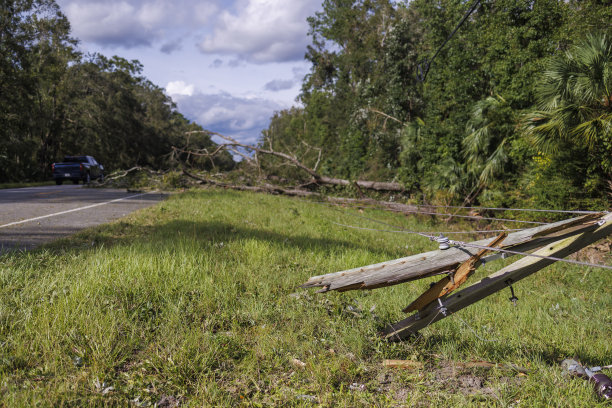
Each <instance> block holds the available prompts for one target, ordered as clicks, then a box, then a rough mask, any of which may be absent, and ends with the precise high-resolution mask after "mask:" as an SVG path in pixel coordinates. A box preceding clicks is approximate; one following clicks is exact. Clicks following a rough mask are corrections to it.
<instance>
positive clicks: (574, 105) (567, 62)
mask: <svg viewBox="0 0 612 408" xmlns="http://www.w3.org/2000/svg"><path fill="white" fill-rule="evenodd" d="M537 91H538V94H539V110H537V111H535V112H532V113H530V114H528V115H526V116H525V119H524V121H523V130H524V132H525V134H526V136H527V137H528V139H529V140H530V141H531V142H532V143H533V144H534V146H535V147H536V148H537V149H538V150H539V151H541V152H543V153H545V154H549V155H554V154H555V153H557V152H558V151H559V150H561V149H566V148H572V147H578V148H583V149H586V150H587V151H588V152H589V154H590V156H591V158H592V159H594V160H595V161H594V162H592V163H593V164H594V165H595V166H597V167H599V170H601V171H603V175H604V176H607V177H608V178H610V174H611V173H612V39H611V38H610V36H608V35H606V34H597V35H590V36H589V37H587V39H586V40H585V41H582V42H581V43H579V44H578V45H577V46H576V47H574V48H572V49H571V50H569V51H567V52H565V53H563V54H561V55H557V56H554V57H552V58H551V59H550V60H549V61H548V65H547V68H546V71H545V72H544V76H543V81H542V83H541V84H540V86H539V87H538V88H537ZM602 181H603V180H602Z"/></svg>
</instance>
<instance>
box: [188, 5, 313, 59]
mask: <svg viewBox="0 0 612 408" xmlns="http://www.w3.org/2000/svg"><path fill="white" fill-rule="evenodd" d="M319 7H320V0H294V1H291V2H288V1H286V0H240V1H239V2H238V7H236V10H238V12H237V13H232V12H230V11H229V10H225V11H223V12H222V13H221V14H220V16H219V18H218V23H217V26H216V27H215V30H214V32H213V34H212V35H208V36H206V37H205V38H204V41H202V42H201V43H200V49H201V50H202V51H203V52H205V53H217V54H231V55H237V56H239V57H240V58H242V59H245V60H248V61H250V62H255V63H267V62H281V61H291V60H301V59H303V58H304V52H305V50H306V45H307V44H308V37H307V32H308V24H307V22H306V18H307V17H308V16H310V15H312V14H313V13H314V12H315V11H316V10H317V9H318V8H319Z"/></svg>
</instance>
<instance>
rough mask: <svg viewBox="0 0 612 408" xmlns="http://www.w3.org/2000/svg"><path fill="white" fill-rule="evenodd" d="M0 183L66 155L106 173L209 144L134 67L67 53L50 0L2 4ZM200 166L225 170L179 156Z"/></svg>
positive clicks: (64, 24)
mask: <svg viewBox="0 0 612 408" xmlns="http://www.w3.org/2000/svg"><path fill="white" fill-rule="evenodd" d="M1 2H2V7H1V8H0V18H1V20H0V181H23V180H36V179H44V178H46V177H49V175H50V164H51V163H52V162H54V161H57V160H61V159H62V157H63V156H64V155H67V154H91V155H94V156H95V157H96V158H97V159H98V160H99V161H100V162H101V163H103V164H105V165H106V168H107V169H108V170H113V169H115V168H126V167H131V166H135V165H140V166H152V167H156V168H160V167H166V166H169V165H170V164H171V163H169V161H168V160H169V158H170V153H171V151H172V146H178V147H187V148H190V149H204V148H211V149H212V147H213V146H215V144H214V143H213V142H212V141H211V140H210V137H209V136H207V135H205V134H203V133H200V134H199V135H198V136H194V135H193V134H192V135H189V134H187V133H186V132H189V131H198V130H202V129H201V128H200V127H199V126H197V125H195V124H192V123H190V122H189V121H188V120H187V119H186V118H185V117H184V116H183V115H181V114H180V113H179V112H178V111H177V109H176V105H175V104H174V103H173V102H172V100H171V99H170V98H169V97H168V96H167V95H165V93H164V92H163V90H162V89H161V88H159V87H157V86H155V85H154V84H152V83H151V82H150V81H148V80H147V79H146V78H144V77H143V76H142V65H141V64H140V63H139V62H138V61H128V60H125V59H123V58H120V57H112V58H106V57H104V56H102V55H98V54H94V55H87V56H83V55H81V54H79V53H78V52H76V51H75V45H76V40H74V39H72V38H71V37H70V25H69V23H68V20H67V19H66V17H65V16H64V15H63V14H62V13H61V12H60V10H59V7H58V6H57V4H56V3H55V2H54V1H53V0H1ZM179 158H180V159H182V160H183V161H187V162H188V163H189V164H191V165H196V166H199V167H204V168H208V167H212V166H218V167H221V168H223V169H228V168H231V167H232V166H233V160H232V159H231V156H229V154H225V155H223V156H220V157H219V158H218V159H217V160H216V161H215V162H211V161H210V160H203V159H198V158H193V157H189V158H187V157H179Z"/></svg>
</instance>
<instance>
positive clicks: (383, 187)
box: [172, 130, 404, 192]
mask: <svg viewBox="0 0 612 408" xmlns="http://www.w3.org/2000/svg"><path fill="white" fill-rule="evenodd" d="M190 133H205V134H207V135H209V136H217V137H220V138H221V139H223V140H225V143H221V144H219V147H218V148H217V152H218V151H219V149H220V148H224V149H227V150H230V149H232V148H234V150H233V151H234V152H235V153H236V154H238V155H240V156H241V157H242V158H243V159H245V160H246V161H247V162H249V163H251V162H252V161H253V159H252V158H251V157H249V156H248V155H246V154H244V153H241V152H239V151H238V150H237V149H236V148H238V147H240V148H243V149H245V150H249V151H252V152H254V153H255V154H256V155H257V154H266V155H270V156H274V157H278V158H281V159H283V160H285V161H286V162H288V163H290V164H291V165H292V166H294V167H296V168H298V169H300V170H302V171H304V172H305V173H307V174H308V175H309V176H310V177H312V178H313V180H314V181H315V182H316V183H318V184H328V185H335V186H350V185H351V184H353V183H355V185H357V186H359V187H361V188H365V189H368V190H376V191H397V192H402V191H404V187H403V186H402V185H401V184H400V183H395V182H381V181H368V180H355V181H351V180H345V179H339V178H335V177H327V176H323V175H321V174H319V173H317V171H316V168H317V166H318V164H319V161H320V155H319V159H318V160H317V164H316V166H315V168H314V169H312V168H310V167H308V166H306V165H305V164H304V163H302V162H301V161H300V160H298V158H297V157H296V156H295V155H291V154H287V153H283V152H279V151H276V150H273V149H272V148H269V149H265V148H262V147H258V146H253V145H249V144H245V143H241V142H239V141H237V140H235V139H233V138H231V137H229V136H225V135H222V134H220V133H217V132H212V131H208V130H199V131H191V132H188V134H190ZM172 149H173V150H177V151H182V152H183V153H191V154H193V155H196V156H209V155H210V153H208V152H202V151H191V152H187V151H184V150H182V149H179V148H177V147H174V146H173V147H172Z"/></svg>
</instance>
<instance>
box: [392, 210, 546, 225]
mask: <svg viewBox="0 0 612 408" xmlns="http://www.w3.org/2000/svg"><path fill="white" fill-rule="evenodd" d="M402 212H405V213H414V214H427V215H444V216H448V217H459V218H471V219H475V220H490V221H507V222H519V223H522V224H538V225H546V224H548V222H540V221H522V220H512V219H508V218H495V217H480V216H474V215H456V214H446V213H437V212H426V211H412V210H403V211H402Z"/></svg>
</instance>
